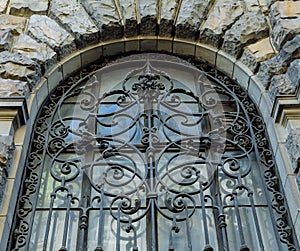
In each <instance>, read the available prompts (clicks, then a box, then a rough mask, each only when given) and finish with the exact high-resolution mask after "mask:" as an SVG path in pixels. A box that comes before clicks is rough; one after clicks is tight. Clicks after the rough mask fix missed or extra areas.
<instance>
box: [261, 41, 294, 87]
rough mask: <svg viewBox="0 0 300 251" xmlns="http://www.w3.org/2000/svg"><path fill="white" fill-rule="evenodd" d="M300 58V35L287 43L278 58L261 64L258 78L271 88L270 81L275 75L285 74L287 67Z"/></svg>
mask: <svg viewBox="0 0 300 251" xmlns="http://www.w3.org/2000/svg"><path fill="white" fill-rule="evenodd" d="M299 56H300V35H297V36H296V37H295V38H294V39H293V40H291V41H289V42H287V43H286V44H285V45H284V46H283V48H282V49H281V50H280V52H279V54H278V55H277V56H276V57H273V58H271V59H269V60H266V61H264V62H262V63H261V66H260V68H259V71H258V73H257V77H258V78H259V79H260V81H261V82H262V84H263V85H264V86H265V87H266V89H268V88H269V84H270V80H271V78H272V77H273V76H274V75H279V74H283V73H285V71H286V70H287V66H288V64H289V63H291V62H292V61H293V60H294V59H296V58H298V57H299Z"/></svg>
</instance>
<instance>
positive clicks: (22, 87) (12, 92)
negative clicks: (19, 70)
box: [0, 78, 29, 97]
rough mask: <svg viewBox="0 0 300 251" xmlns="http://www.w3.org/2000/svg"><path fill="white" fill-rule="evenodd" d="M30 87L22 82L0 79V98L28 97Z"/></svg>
mask: <svg viewBox="0 0 300 251" xmlns="http://www.w3.org/2000/svg"><path fill="white" fill-rule="evenodd" d="M28 94H29V87H28V84H27V83H26V82H23V81H20V80H12V79H3V78H0V97H12V96H28Z"/></svg>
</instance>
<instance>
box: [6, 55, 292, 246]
mask: <svg viewBox="0 0 300 251" xmlns="http://www.w3.org/2000/svg"><path fill="white" fill-rule="evenodd" d="M172 59H174V58H172V57H170V58H168V62H169V61H172ZM165 60H166V58H165V57H164V56H162V57H155V56H154V55H152V54H147V55H146V56H137V57H136V58H135V57H132V58H131V59H128V61H130V62H131V66H132V64H133V65H134V64H135V63H136V67H135V68H134V69H133V70H130V71H129V72H128V73H127V74H126V75H125V76H124V78H123V80H122V81H121V82H119V83H113V84H111V85H108V84H107V85H106V86H105V85H104V82H105V81H104V80H103V79H105V78H104V77H103V75H101V74H102V73H103V71H102V70H99V69H101V68H102V67H103V66H104V65H103V64H102V65H98V66H94V65H92V66H90V68H89V69H85V70H82V71H81V72H80V73H78V74H77V75H76V76H75V77H71V78H69V80H68V81H66V82H65V83H63V84H62V85H60V86H59V87H58V88H57V89H56V91H55V92H54V93H53V94H52V95H51V96H50V97H49V99H48V101H47V102H46V103H45V104H44V106H43V107H42V110H41V112H40V115H39V117H38V119H37V121H36V124H35V130H34V132H33V136H32V145H31V150H30V153H29V155H28V160H27V165H26V174H25V176H26V178H25V179H24V183H23V194H22V196H21V197H20V198H19V202H18V210H17V215H16V218H15V219H16V220H15V222H16V226H15V229H14V233H13V239H14V243H15V244H14V245H13V246H12V247H11V250H33V247H34V248H35V249H38V248H41V250H49V248H50V247H49V246H51V245H54V244H53V243H51V238H50V234H49V233H50V232H55V231H58V232H59V233H60V235H61V239H60V247H59V248H60V249H59V250H72V247H73V246H71V244H70V242H69V240H70V239H72V238H75V239H72V241H73V242H75V244H73V245H75V247H76V248H77V249H79V250H86V249H88V250H96V251H100V250H107V249H108V248H110V247H111V246H110V245H111V243H110V242H111V241H113V242H114V244H113V247H114V248H115V250H117V251H119V250H135V251H136V250H141V248H144V250H146V249H147V250H158V249H159V250H165V249H168V250H196V249H197V250H198V249H199V250H205V251H211V250H244V251H245V250H251V249H253V248H254V249H257V250H258V249H260V250H266V248H268V247H270V245H274V243H275V245H278V250H285V248H287V249H288V250H298V246H297V243H296V241H295V240H294V238H293V235H294V234H293V231H292V228H291V227H290V222H289V217H288V212H287V208H286V205H285V201H284V196H283V194H282V193H281V186H280V183H279V179H278V175H277V171H276V165H275V162H274V157H273V155H272V152H271V150H269V149H270V147H269V143H268V138H267V136H266V135H267V134H266V129H265V126H264V124H263V119H262V118H261V117H260V115H259V114H258V112H257V109H256V107H255V105H254V104H253V103H252V101H251V100H250V99H249V98H248V96H247V93H246V92H245V91H243V89H242V88H241V87H240V86H239V85H238V84H237V83H235V82H234V81H233V80H231V79H229V78H228V77H226V76H225V75H223V74H222V73H220V72H218V71H217V70H216V69H213V68H211V67H210V66H208V65H206V64H203V63H199V62H192V63H193V64H194V65H196V66H197V68H198V69H200V70H196V68H194V67H192V66H191V65H190V64H187V63H186V62H185V63H184V64H182V62H181V61H179V62H178V61H175V62H171V63H170V62H169V64H170V65H171V66H165V65H164V63H165ZM134 62H135V63H134ZM114 65H121V68H122V67H125V68H126V67H129V66H128V65H126V60H124V59H121V60H120V61H117V62H115V64H112V65H111V66H109V67H114ZM122 65H123V66H122ZM124 65H125V66H124ZM159 66H160V67H159ZM109 67H107V68H104V69H109ZM168 67H169V68H171V69H172V67H175V68H174V69H176V67H180V69H183V70H184V71H186V72H189V73H190V75H191V76H192V78H191V79H190V80H189V82H190V83H183V82H182V81H179V80H178V79H176V78H174V76H172V75H171V74H170V72H172V70H171V71H169V72H168V70H167V69H168ZM129 68H130V67H129ZM131 68H133V67H131ZM191 69H192V70H191ZM112 70H113V68H112ZM104 72H105V70H104ZM99 73H100V74H99ZM175 75H176V74H175ZM112 80H113V77H112ZM191 83H194V85H192V84H191ZM107 86H109V88H107ZM101 88H104V89H105V88H106V89H105V91H102V89H101ZM256 179H257V180H259V182H257V181H256ZM257 184H259V185H261V187H259V186H258V187H257V186H256V185H257ZM47 196H48V197H47ZM264 210H265V211H267V212H268V213H267V214H270V219H269V218H268V217H266V218H264V217H265V216H263V211H264ZM43 214H45V215H46V216H42V215H43ZM60 214H61V215H62V216H60ZM43 217H44V218H43ZM59 217H62V218H63V220H62V221H61V222H62V223H61V225H62V226H63V227H62V228H61V229H57V230H55V227H57V228H59V227H58V226H59V224H58V223H57V222H59ZM93 217H95V220H93ZM43 219H44V220H43ZM262 219H263V221H265V222H261V220H262ZM39 220H40V221H39ZM91 221H94V222H91ZM244 221H251V222H252V223H251V226H245V225H244ZM40 222H45V227H44V228H41V229H40V228H39V227H38V226H37V224H38V223H40ZM55 224H56V225H55ZM72 224H77V225H78V229H79V230H76V234H74V233H75V232H74V230H72V226H71V225H72ZM249 224H250V223H249ZM268 224H270V225H271V226H273V228H272V230H271V231H270V233H271V234H273V235H274V236H270V234H269V233H268V234H265V235H264V234H263V231H266V228H269V227H270V226H269V225H268ZM249 229H252V230H253V232H252V233H250V232H249V231H250V230H249ZM38 231H40V232H39V236H38V234H37V232H38ZM72 231H73V232H72ZM106 231H108V232H110V235H109V236H110V238H112V239H113V240H106V239H105V238H104V234H107V233H105V232H106ZM92 234H93V241H92V242H91V241H90V239H89V238H90V236H91V235H92ZM249 234H251V236H250V237H249V236H248V235H249ZM74 236H75V237H74ZM159 236H165V237H162V238H163V240H162V239H160V238H159ZM32 238H35V241H36V240H38V241H37V242H38V244H36V243H33V241H32ZM179 239H180V243H181V244H179ZM167 240H168V241H167ZM39 242H40V244H39ZM38 245H40V246H38Z"/></svg>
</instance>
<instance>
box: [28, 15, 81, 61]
mask: <svg viewBox="0 0 300 251" xmlns="http://www.w3.org/2000/svg"><path fill="white" fill-rule="evenodd" d="M27 33H28V34H29V35H30V36H31V37H33V38H34V39H35V40H37V41H39V42H41V43H45V44H47V45H48V46H50V47H51V48H52V49H53V50H54V51H55V52H56V53H57V55H58V59H61V58H63V57H65V56H67V55H69V54H71V53H72V52H73V51H75V50H76V44H75V38H74V37H73V36H72V35H71V34H70V33H69V32H67V31H66V30H65V29H63V28H62V27H61V26H59V25H58V24H57V23H56V22H55V21H54V20H52V19H51V18H49V17H47V16H41V15H33V16H31V17H30V19H29V23H28V29H27Z"/></svg>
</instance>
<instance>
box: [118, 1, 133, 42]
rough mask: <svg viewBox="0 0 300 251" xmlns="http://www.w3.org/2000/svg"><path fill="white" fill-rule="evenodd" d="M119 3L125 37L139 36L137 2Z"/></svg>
mask: <svg viewBox="0 0 300 251" xmlns="http://www.w3.org/2000/svg"><path fill="white" fill-rule="evenodd" d="M118 2H119V5H120V10H121V15H122V18H123V20H124V25H125V29H124V35H125V37H134V36H136V35H137V34H138V30H137V14H136V2H135V1H134V0H122V1H118Z"/></svg>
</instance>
